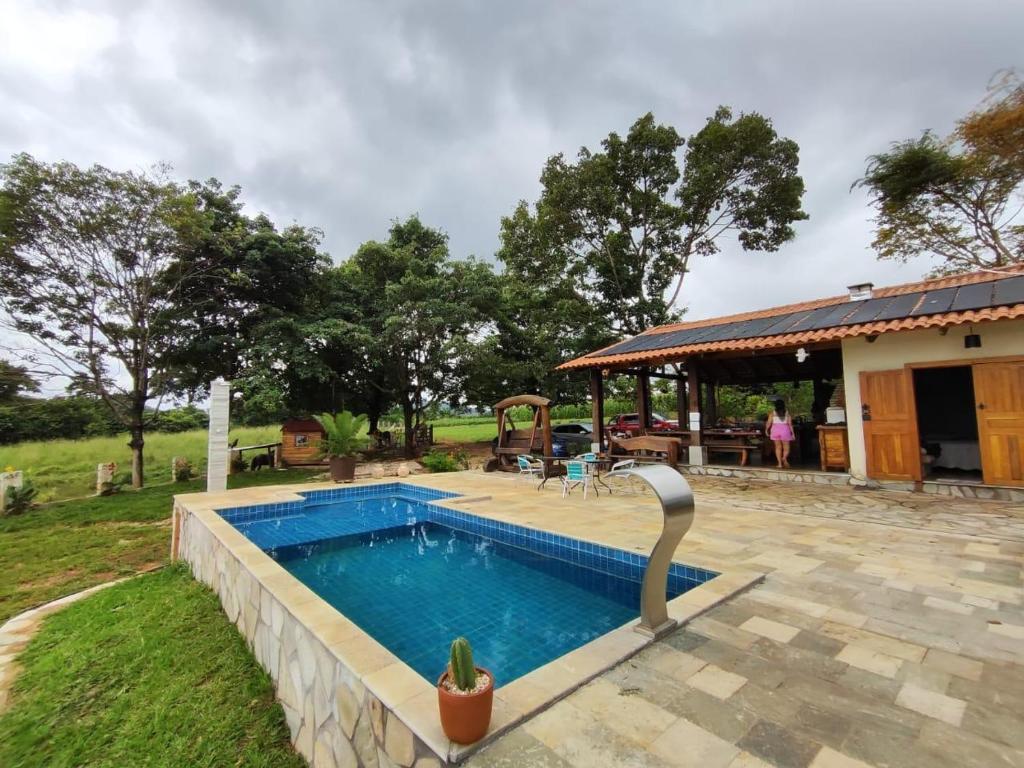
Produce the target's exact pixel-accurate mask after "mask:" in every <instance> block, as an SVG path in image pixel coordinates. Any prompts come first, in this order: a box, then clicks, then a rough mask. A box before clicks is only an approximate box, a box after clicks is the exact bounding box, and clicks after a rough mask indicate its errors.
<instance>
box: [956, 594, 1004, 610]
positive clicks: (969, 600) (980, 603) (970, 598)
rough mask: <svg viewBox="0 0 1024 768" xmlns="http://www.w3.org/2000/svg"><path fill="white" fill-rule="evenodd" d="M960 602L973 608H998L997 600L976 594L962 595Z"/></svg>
mask: <svg viewBox="0 0 1024 768" xmlns="http://www.w3.org/2000/svg"><path fill="white" fill-rule="evenodd" d="M960 602H961V603H963V604H964V605H973V606H974V607H975V608H984V609H986V610H989V611H998V610H999V601H998V600H991V599H989V598H987V597H978V596H977V595H964V596H963V597H961V598H960Z"/></svg>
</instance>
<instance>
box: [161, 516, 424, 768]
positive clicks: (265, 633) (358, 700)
mask: <svg viewBox="0 0 1024 768" xmlns="http://www.w3.org/2000/svg"><path fill="white" fill-rule="evenodd" d="M175 516H176V517H177V518H178V519H179V521H180V526H181V527H180V539H179V548H178V552H179V556H180V557H181V558H182V559H183V560H185V561H186V562H188V563H189V565H190V566H191V569H192V573H193V574H194V576H195V578H196V579H198V580H199V581H201V582H203V583H204V584H206V585H208V586H209V587H210V588H211V589H212V590H213V591H214V592H216V593H217V595H218V597H219V598H220V602H221V605H222V606H223V608H224V612H225V613H226V614H227V617H228V619H229V620H231V622H232V623H234V624H235V626H237V627H238V630H239V631H240V632H241V633H242V635H243V636H244V637H245V640H246V642H247V643H248V645H249V648H250V650H251V651H252V653H253V655H254V656H255V657H256V659H257V661H259V663H260V665H261V666H262V667H263V668H264V669H265V670H266V671H267V672H268V673H269V674H270V677H271V678H272V679H273V681H274V688H275V690H276V692H277V698H278V700H279V701H280V702H281V706H282V707H283V708H284V714H285V719H286V720H287V723H288V728H289V730H290V731H291V739H292V743H293V744H294V745H295V748H296V750H298V752H299V753H300V754H302V755H303V756H304V757H305V758H306V760H308V761H309V763H310V765H312V766H313V767H314V768H336V767H337V768H350V767H353V766H358V767H359V768H392V766H403V768H440V766H441V761H440V760H439V759H438V758H437V757H436V756H435V754H434V753H433V752H432V751H431V750H430V749H429V748H428V747H427V746H426V745H425V744H424V743H423V742H422V741H420V739H418V738H417V737H416V736H415V735H414V734H413V733H412V731H410V730H409V728H408V727H407V726H406V725H405V724H404V723H403V722H402V721H401V720H399V719H398V717H397V716H395V714H394V713H393V712H391V711H389V710H388V709H386V708H385V707H384V706H383V705H382V703H381V702H380V700H379V699H377V697H375V696H374V695H373V693H372V692H370V691H369V690H367V688H366V687H365V686H364V685H363V684H362V682H360V680H359V679H358V678H357V677H356V675H355V674H354V673H353V672H352V670H350V669H349V668H348V667H347V666H346V665H345V664H344V663H343V662H342V661H341V660H340V659H338V658H337V657H336V656H335V655H334V654H333V653H332V652H331V651H330V650H328V648H327V647H326V646H325V645H324V644H323V643H322V642H320V640H319V639H318V638H317V637H316V636H315V635H314V634H312V633H311V632H310V631H309V630H308V629H306V627H305V626H303V624H302V623H300V622H299V621H297V620H296V619H295V617H294V616H293V615H292V614H291V613H289V611H288V609H287V608H285V607H284V605H282V604H281V602H279V601H278V600H277V598H276V597H275V596H274V595H273V594H272V593H271V592H270V591H268V590H267V589H266V588H265V587H263V586H262V585H261V583H260V581H259V579H257V578H256V576H254V575H253V574H252V573H250V571H249V570H248V569H247V568H246V567H245V566H244V565H243V564H242V563H241V562H240V561H239V560H238V559H237V558H236V556H235V555H234V554H233V553H232V552H231V551H230V550H229V549H228V548H227V547H226V546H224V545H223V544H222V543H221V541H220V540H219V539H218V538H217V537H216V535H214V533H212V532H211V531H210V530H209V529H208V528H207V527H206V526H205V525H204V523H203V522H202V520H200V519H199V518H197V516H196V515H193V514H190V513H188V512H187V511H186V510H184V509H183V508H180V507H179V508H177V509H176V510H175Z"/></svg>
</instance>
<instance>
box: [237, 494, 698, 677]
mask: <svg viewBox="0 0 1024 768" xmlns="http://www.w3.org/2000/svg"><path fill="white" fill-rule="evenodd" d="M404 487H407V486H403V485H400V484H394V487H392V488H389V489H384V488H382V489H381V490H380V492H378V495H377V496H372V495H369V494H367V493H366V492H365V489H360V490H359V496H353V497H351V498H342V499H340V500H337V501H335V500H333V499H330V501H331V503H326V504H311V503H309V501H307V502H306V503H305V504H302V503H299V504H298V505H294V504H288V505H280V506H281V508H280V509H279V508H277V507H274V508H267V509H264V508H262V507H260V508H243V509H240V510H227V511H225V512H223V513H222V514H223V515H224V516H225V518H226V519H228V520H229V521H230V522H232V524H233V525H234V526H235V527H236V528H238V529H239V530H240V531H241V532H242V533H244V534H245V535H246V536H247V537H248V538H249V539H250V540H251V541H253V542H254V543H255V544H257V545H258V546H260V547H261V548H263V549H264V550H265V551H267V552H268V553H269V554H270V555H271V556H272V557H274V559H275V560H277V561H278V563H279V564H280V565H281V566H282V567H284V568H285V569H286V570H287V571H289V572H290V573H291V574H292V575H294V576H295V577H296V578H297V579H299V581H301V582H302V583H304V584H306V585H307V586H308V587H309V588H310V589H312V590H313V591H314V592H316V593H317V594H318V595H319V596H320V597H322V598H323V599H324V600H326V601H327V602H328V603H330V604H331V605H332V606H334V607H335V608H337V609H338V611H339V612H340V613H342V614H343V615H344V616H346V617H347V618H348V619H350V620H351V621H353V622H355V623H356V624H357V625H358V626H359V627H360V628H361V629H363V631H365V632H366V633H367V634H369V635H371V636H373V637H374V638H375V639H376V640H377V641H378V642H380V643H381V644H382V645H383V646H385V647H386V648H387V649H388V650H390V651H391V652H392V653H394V654H395V655H396V656H398V657H399V658H400V659H402V661H404V662H405V663H406V664H408V665H409V666H410V667H412V668H413V669H414V670H415V671H416V672H418V673H419V674H420V675H422V676H423V677H424V678H425V679H427V680H428V681H430V682H431V683H433V682H435V681H436V680H437V677H438V676H439V675H440V674H441V672H442V671H443V670H444V668H445V665H446V663H447V660H448V649H449V646H450V644H451V641H452V640H453V639H454V638H455V637H458V636H459V635H464V636H465V637H467V638H468V639H469V641H470V644H471V645H472V646H473V652H474V658H475V660H476V663H477V664H479V665H480V666H484V667H487V668H488V669H490V670H491V671H492V672H493V673H494V675H495V678H496V684H497V685H505V684H507V683H509V682H511V681H513V680H515V679H516V678H518V677H521V676H522V675H525V674H526V673H528V672H530V671H532V670H534V669H536V668H537V667H540V666H542V665H544V664H546V663H548V662H550V661H552V660H554V659H556V658H558V657H560V656H562V655H564V654H566V653H568V652H570V651H572V650H575V649H576V648H579V647H580V646H582V645H584V644H586V643H588V642H590V641H591V640H593V639H595V638H597V637H599V636H601V635H603V634H605V633H606V632H608V631H610V630H612V629H614V628H616V627H619V626H621V625H623V624H625V623H627V622H629V621H631V620H634V619H636V618H637V617H638V616H639V613H640V583H641V580H642V577H643V569H644V567H645V566H646V558H644V557H643V556H641V555H637V554H633V553H627V552H622V551H621V550H614V549H610V548H607V547H602V546H600V545H593V544H588V543H586V542H580V541H577V540H574V539H569V538H566V537H561V536H556V535H554V534H549V533H546V532H543V531H533V530H530V529H526V528H523V527H520V526H515V525H510V524H505V523H496V522H495V521H490V520H487V519H486V518H481V517H478V516H476V515H471V514H468V513H465V512H461V511H456V510H452V509H448V508H444V507H439V506H435V505H433V504H431V503H429V497H428V498H424V495H423V493H422V492H421V491H422V489H415V490H416V491H417V492H416V493H411V492H410V493H405V492H403V491H402V490H401V489H402V488H404ZM408 487H410V488H412V486H408ZM345 490H346V491H353V492H354V491H355V489H345ZM449 495H450V494H449ZM317 500H318V501H320V500H321V499H319V498H318V499H317ZM714 575H715V574H714V573H711V572H708V571H701V569H694V568H690V567H683V566H678V565H674V566H673V572H672V574H671V575H670V580H669V590H668V597H669V598H672V597H675V596H676V595H678V594H680V593H682V592H684V591H686V590H687V589H689V588H691V587H693V586H696V585H697V584H699V583H702V582H703V581H706V580H708V579H709V578H713V577H714Z"/></svg>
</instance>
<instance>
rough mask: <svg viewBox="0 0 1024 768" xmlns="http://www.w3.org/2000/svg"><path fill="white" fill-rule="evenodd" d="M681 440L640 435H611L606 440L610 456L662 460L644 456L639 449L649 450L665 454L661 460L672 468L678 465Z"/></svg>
mask: <svg viewBox="0 0 1024 768" xmlns="http://www.w3.org/2000/svg"><path fill="white" fill-rule="evenodd" d="M681 443H682V441H681V440H680V439H679V438H677V437H658V436H656V435H641V436H639V437H618V438H616V437H613V438H610V439H609V441H608V454H609V456H610V457H612V458H624V459H647V460H659V461H660V460H662V459H656V458H655V457H645V456H643V455H642V454H640V452H641V451H651V452H653V453H662V454H664V455H665V458H664V459H663V461H665V463H667V464H668V465H669V466H670V467H672V468H673V469H674V468H676V467H678V466H679V454H680V450H681V447H682V446H681Z"/></svg>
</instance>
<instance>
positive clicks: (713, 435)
mask: <svg viewBox="0 0 1024 768" xmlns="http://www.w3.org/2000/svg"><path fill="white" fill-rule="evenodd" d="M703 434H704V439H703V441H702V443H701V444H702V445H703V446H704V447H706V448H707V449H708V453H709V454H710V453H711V452H712V451H732V452H736V453H739V454H740V466H741V467H745V466H746V465H747V461H748V459H749V456H750V452H751V451H753V450H756V449H757V448H758V447H759V446H760V444H761V441H760V438H761V437H763V435H762V433H761V432H758V431H755V430H752V429H705V430H704V433H703Z"/></svg>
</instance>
